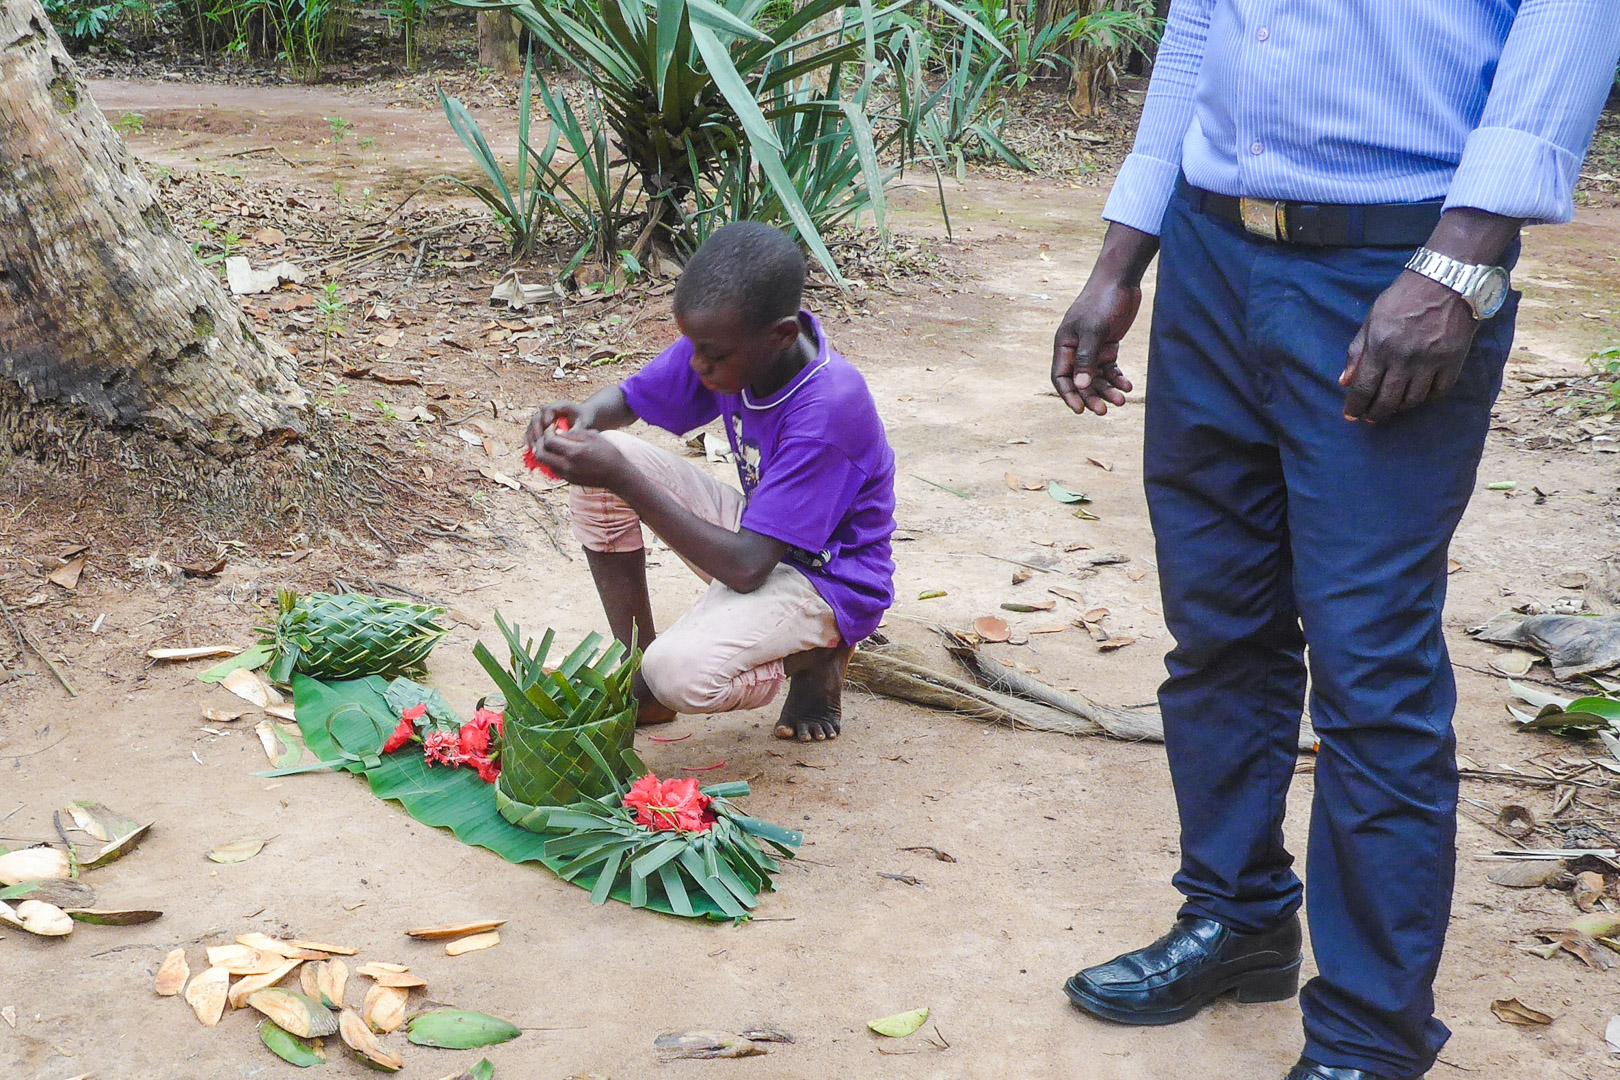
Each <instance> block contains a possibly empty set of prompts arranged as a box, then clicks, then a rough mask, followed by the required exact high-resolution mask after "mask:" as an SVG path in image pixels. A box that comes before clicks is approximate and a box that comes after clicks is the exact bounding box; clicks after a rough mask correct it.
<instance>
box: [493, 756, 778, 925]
mask: <svg viewBox="0 0 1620 1080" xmlns="http://www.w3.org/2000/svg"><path fill="white" fill-rule="evenodd" d="M579 745H580V747H581V749H582V750H584V752H585V753H586V754H587V755H588V756H589V757H590V758H591V759H592V761H593V762H595V764H596V766H597V769H598V770H599V771H600V773H601V774H602V775H603V776H610V775H612V773H613V770H612V769H610V767H609V763H608V761H607V759H606V758H604V757H602V756H601V755H600V754H599V753H598V752H597V751H596V748H595V747H594V746H592V745H591V744H590V743H589V742H587V741H586V740H585V739H584V738H581V739H580V741H579ZM654 779H655V780H656V778H654ZM615 783H616V786H615V789H614V790H613V791H611V792H609V793H608V794H606V795H603V796H601V797H600V798H595V799H587V800H583V801H581V802H578V803H575V804H574V805H572V806H541V807H534V808H533V809H531V810H530V811H529V812H528V813H527V814H524V815H523V816H521V817H512V816H511V815H510V814H508V815H507V820H509V821H511V822H512V823H513V824H515V825H520V826H522V827H523V828H525V829H529V830H531V831H534V832H538V833H544V834H548V835H549V834H555V835H554V836H553V838H552V839H550V840H547V841H546V846H545V856H546V860H547V863H548V864H550V865H553V866H554V869H555V870H556V873H557V876H559V877H561V878H562V879H563V880H564V881H573V880H574V879H575V878H580V877H584V878H586V879H593V878H594V884H593V885H592V886H591V901H592V902H593V903H597V904H603V903H606V902H607V901H608V899H609V897H610V896H612V895H614V894H616V893H617V894H620V895H621V898H622V894H623V893H624V888H623V887H624V886H628V893H629V896H628V899H629V902H630V906H631V907H648V906H655V907H658V908H659V909H660V910H668V911H670V912H672V913H674V914H676V915H684V916H686V917H688V918H691V917H693V916H695V915H697V914H699V912H697V911H696V910H695V909H694V908H693V904H692V898H693V897H694V896H697V895H703V896H706V897H707V898H708V900H709V901H711V902H712V903H713V904H714V906H715V907H717V908H719V909H720V911H721V912H722V913H723V914H724V915H725V916H726V917H728V918H732V919H746V918H748V913H749V912H750V911H752V910H753V908H754V906H755V904H756V903H757V902H758V897H759V894H760V893H761V892H765V891H768V890H770V889H772V888H774V884H773V883H772V881H771V875H772V874H774V873H776V872H778V871H779V870H780V869H781V866H780V865H779V864H778V863H777V862H776V860H775V859H774V858H772V857H771V855H770V854H767V852H766V849H765V847H766V845H768V846H769V847H770V848H771V849H773V850H774V852H775V853H776V854H778V855H780V856H782V857H783V858H788V859H791V858H792V857H793V851H792V849H793V848H796V847H798V846H799V845H800V844H801V843H802V842H803V840H804V836H803V834H802V833H798V832H795V831H794V830H792V829H784V828H782V827H781V826H779V825H772V824H770V823H769V822H765V821H760V820H758V819H757V818H751V817H749V816H748V815H746V814H744V813H742V812H741V811H739V810H738V809H737V808H736V806H735V805H733V804H732V802H731V800H732V799H734V798H741V797H742V796H745V795H747V794H748V793H749V787H748V783H747V782H746V781H741V780H739V781H734V782H732V783H725V784H710V785H709V786H708V787H705V788H703V789H701V790H702V792H703V794H704V795H706V796H708V800H709V801H708V806H707V811H708V815H709V816H710V821H709V823H708V824H707V827H706V828H704V829H703V831H701V832H698V831H693V832H686V831H679V830H674V831H654V830H652V829H649V828H648V827H647V826H646V825H643V824H640V823H639V822H638V821H637V820H636V817H635V815H634V814H633V813H632V812H631V810H630V809H629V808H628V807H626V806H625V805H624V796H625V793H626V791H627V790H628V788H627V786H626V785H625V784H624V782H623V781H622V780H619V781H616V782H615ZM559 862H560V863H561V865H555V864H557V863H559Z"/></svg>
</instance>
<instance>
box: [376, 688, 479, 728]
mask: <svg viewBox="0 0 1620 1080" xmlns="http://www.w3.org/2000/svg"><path fill="white" fill-rule="evenodd" d="M383 698H384V699H385V700H386V701H387V702H388V707H389V708H390V709H393V710H394V718H395V720H396V721H397V720H398V718H399V715H400V714H401V713H403V712H404V711H405V710H406V709H414V708H416V706H418V705H426V706H427V714H428V716H429V717H431V718H432V719H433V720H435V721H437V722H438V723H440V724H442V725H446V726H453V727H456V728H459V727H461V723H462V721H461V717H459V716H457V715H456V710H454V709H452V708H451V707H450V703H449V702H448V701H446V700H444V697H443V696H442V695H441V694H440V693H439V692H438V691H437V690H435V689H433V687H431V686H423V685H422V684H421V683H419V682H416V681H415V680H414V679H407V678H404V677H403V676H402V677H400V678H398V679H395V680H394V681H393V682H391V683H389V684H388V689H387V690H385V691H383Z"/></svg>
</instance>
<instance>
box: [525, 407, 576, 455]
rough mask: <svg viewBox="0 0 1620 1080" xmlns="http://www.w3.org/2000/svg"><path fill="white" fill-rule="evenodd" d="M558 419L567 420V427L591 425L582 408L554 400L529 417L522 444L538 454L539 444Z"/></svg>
mask: <svg viewBox="0 0 1620 1080" xmlns="http://www.w3.org/2000/svg"><path fill="white" fill-rule="evenodd" d="M558 420H567V421H568V423H567V425H566V426H567V427H570V428H574V429H576V430H577V429H579V428H588V427H590V426H591V423H590V419H589V418H588V417H586V416H585V415H584V410H583V409H582V408H581V407H580V406H578V405H575V404H574V403H573V402H571V401H555V402H552V403H551V404H550V405H547V406H546V407H545V408H543V409H541V410H540V411H539V412H537V413H535V414H534V415H533V416H532V417H530V418H529V430H528V431H527V432H525V433H524V436H523V445H524V446H526V447H528V448H529V450H530V451H531V452H532V453H534V455H535V456H536V457H538V456H539V455H540V445H541V443H543V442H544V441H545V438H546V432H548V431H550V430H551V428H552V427H553V426H554V425H555V424H556V423H557V421H558Z"/></svg>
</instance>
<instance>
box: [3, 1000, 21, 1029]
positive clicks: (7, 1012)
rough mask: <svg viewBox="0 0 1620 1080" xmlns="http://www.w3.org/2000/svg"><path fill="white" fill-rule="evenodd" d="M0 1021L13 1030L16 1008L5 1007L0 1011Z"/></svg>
mask: <svg viewBox="0 0 1620 1080" xmlns="http://www.w3.org/2000/svg"><path fill="white" fill-rule="evenodd" d="M0 1020H4V1021H5V1022H6V1026H7V1027H9V1028H15V1027H16V1026H17V1007H16V1006H15V1005H7V1006H6V1007H5V1008H3V1009H0Z"/></svg>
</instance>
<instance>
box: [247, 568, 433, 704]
mask: <svg viewBox="0 0 1620 1080" xmlns="http://www.w3.org/2000/svg"><path fill="white" fill-rule="evenodd" d="M276 601H277V606H278V608H279V611H280V614H279V616H278V618H277V619H276V622H275V625H273V626H261V627H259V632H260V633H261V634H262V635H263V636H262V637H261V638H260V644H261V645H264V646H267V647H269V648H271V649H273V650H274V653H273V655H272V657H271V660H270V667H269V670H268V672H267V674H268V676H269V678H270V681H272V682H276V683H286V682H287V681H289V680H290V679H291V678H292V675H293V672H295V671H296V672H299V673H300V674H304V675H309V676H311V677H312V678H317V679H328V680H334V681H335V680H342V679H359V678H363V677H365V676H367V675H380V676H383V677H384V678H392V677H394V676H399V675H422V674H425V672H426V670H427V669H426V667H425V662H426V660H427V656H428V653H430V652H432V651H433V647H434V646H435V645H437V644H438V643H439V641H440V640H441V639H442V638H443V637H444V636H445V635H446V634H448V633H449V632H450V631H449V630H447V629H446V628H444V627H442V626H440V625H439V624H438V623H437V622H436V621H435V620H436V619H437V618H438V617H439V616H440V615H443V614H444V609H443V608H437V607H425V606H423V605H421V604H410V603H406V602H405V601H403V600H388V599H384V598H383V597H380V596H365V595H362V594H360V593H342V594H334V593H308V594H306V595H304V596H299V595H298V594H297V593H295V592H293V591H292V590H290V589H283V590H281V591H280V592H278V593H277V594H276Z"/></svg>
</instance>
